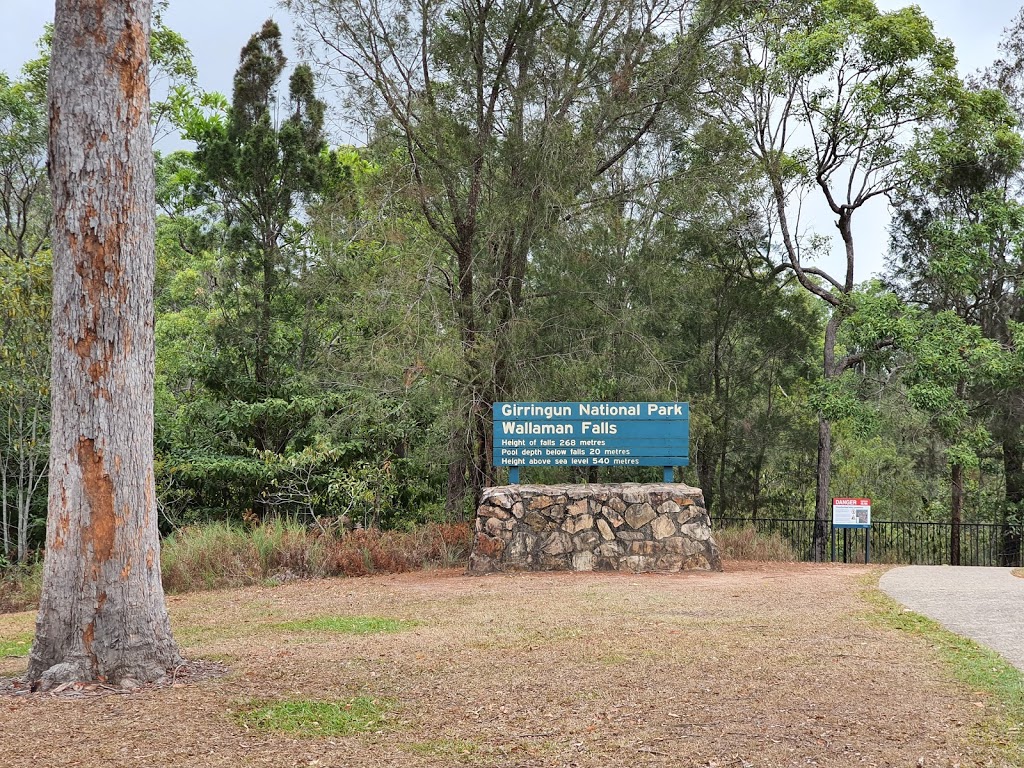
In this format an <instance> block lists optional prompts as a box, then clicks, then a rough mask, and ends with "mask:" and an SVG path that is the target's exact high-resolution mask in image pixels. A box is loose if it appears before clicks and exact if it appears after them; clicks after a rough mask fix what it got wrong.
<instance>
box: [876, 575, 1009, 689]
mask: <svg viewBox="0 0 1024 768" xmlns="http://www.w3.org/2000/svg"><path fill="white" fill-rule="evenodd" d="M1011 570H1012V569H1010V568H973V567H956V568H954V567H952V566H946V565H908V566H904V567H902V568H893V569H892V570H891V571H887V572H886V573H885V574H883V575H882V579H881V581H880V582H879V586H880V587H881V588H882V591H883V592H885V593H886V594H887V595H889V596H890V597H892V598H893V599H895V600H898V601H899V602H901V603H902V604H903V605H905V606H906V607H907V608H909V609H910V610H912V611H915V612H917V613H920V614H924V615H925V616H928V617H929V618H932V619H935V620H936V621H937V622H939V623H940V624H942V626H944V627H945V628H946V629H948V630H950V631H951V632H955V633H956V634H958V635H964V636H966V637H969V638H971V639H972V640H976V641H978V642H979V643H981V644H982V645H986V646H988V647H989V648H992V649H993V650H995V651H998V652H999V653H1000V654H1002V655H1003V657H1004V658H1006V660H1007V661H1009V662H1010V663H1011V664H1013V665H1014V666H1015V667H1017V668H1018V669H1020V670H1024V579H1019V578H1017V577H1016V576H1014V575H1013V574H1012V573H1011Z"/></svg>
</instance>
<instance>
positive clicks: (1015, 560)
mask: <svg viewBox="0 0 1024 768" xmlns="http://www.w3.org/2000/svg"><path fill="white" fill-rule="evenodd" d="M1019 435H1020V430H1019V429H1012V428H1011V429H1010V430H1009V433H1008V434H1007V435H1006V436H1005V437H1004V438H1003V472H1004V473H1005V476H1006V504H1005V505H1004V509H1003V514H1002V518H1003V519H1002V521H1001V522H1002V527H1001V528H1000V536H999V565H1002V566H1006V567H1013V566H1019V565H1021V562H1020V559H1021V558H1020V550H1021V535H1020V533H1021V520H1020V513H1021V509H1022V508H1024V445H1022V444H1021V440H1020V436H1019Z"/></svg>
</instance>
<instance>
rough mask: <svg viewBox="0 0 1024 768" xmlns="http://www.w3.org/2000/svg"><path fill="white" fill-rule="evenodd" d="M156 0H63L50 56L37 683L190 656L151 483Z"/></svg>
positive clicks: (119, 673) (125, 673) (105, 675)
mask: <svg viewBox="0 0 1024 768" xmlns="http://www.w3.org/2000/svg"><path fill="white" fill-rule="evenodd" d="M151 10H152V5H151V2H150V0H112V1H111V2H106V3H94V4H83V3H78V2H73V1H72V0H58V2H57V5H56V18H55V25H54V34H53V53H52V58H51V62H50V79H49V87H48V103H49V113H50V137H49V162H50V176H51V180H52V198H53V210H54V222H53V231H52V241H53V262H54V280H53V304H54V307H53V365H52V374H51V376H52V380H51V392H52V422H51V438H50V488H49V515H48V519H47V539H46V541H47V546H46V560H45V563H44V570H43V590H42V596H41V598H40V605H39V615H38V618H37V620H36V636H35V642H34V643H33V646H32V652H31V656H30V660H29V668H28V673H27V680H28V681H30V682H31V683H32V684H33V685H41V686H43V687H47V686H50V685H54V684H58V683H61V682H66V681H71V680H105V681H109V682H115V683H116V682H120V681H129V680H134V681H139V682H142V681H151V680H156V679H158V678H160V677H162V676H164V675H165V674H166V673H167V672H168V670H170V669H172V668H173V667H174V666H176V665H178V664H179V663H180V662H181V656H180V654H179V651H178V646H177V644H176V643H175V641H174V639H173V637H172V635H171V628H170V621H169V618H168V614H167V609H166V605H165V601H164V594H163V587H162V586H161V582H160V540H159V536H158V532H157V508H156V497H155V489H154V479H153V364H154V350H153V270H154V245H153V239H154V205H153V197H154V174H153V150H152V134H151V128H150V108H149V78H148V67H149V32H150V15H151Z"/></svg>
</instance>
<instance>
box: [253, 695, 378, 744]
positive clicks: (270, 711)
mask: <svg viewBox="0 0 1024 768" xmlns="http://www.w3.org/2000/svg"><path fill="white" fill-rule="evenodd" d="M395 706H396V705H395V703H394V702H393V701H392V700H390V699H383V698H372V697H369V696H356V697H355V698H351V699H346V700H343V701H310V700H305V699H298V700H293V701H281V702H275V703H266V704H254V705H251V706H250V707H249V708H247V709H245V710H243V711H241V712H238V713H237V714H236V716H235V719H236V720H237V721H238V723H239V725H241V726H243V727H245V728H253V729H255V730H259V731H271V732H275V733H286V734H290V735H293V736H298V737H300V738H312V739H323V738H330V737H341V736H353V735H356V734H360V733H371V732H378V731H382V730H389V729H390V728H391V722H392V713H393V712H394V711H395Z"/></svg>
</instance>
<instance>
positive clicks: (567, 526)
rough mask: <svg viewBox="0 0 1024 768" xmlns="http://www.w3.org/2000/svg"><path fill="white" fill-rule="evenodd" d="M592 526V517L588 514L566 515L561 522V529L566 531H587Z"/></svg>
mask: <svg viewBox="0 0 1024 768" xmlns="http://www.w3.org/2000/svg"><path fill="white" fill-rule="evenodd" d="M593 527H594V518H592V517H591V516H590V515H581V516H580V517H567V518H566V519H565V522H564V523H562V530H563V531H565V532H566V533H578V532H579V531H589V530H590V529H592V528H593Z"/></svg>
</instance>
